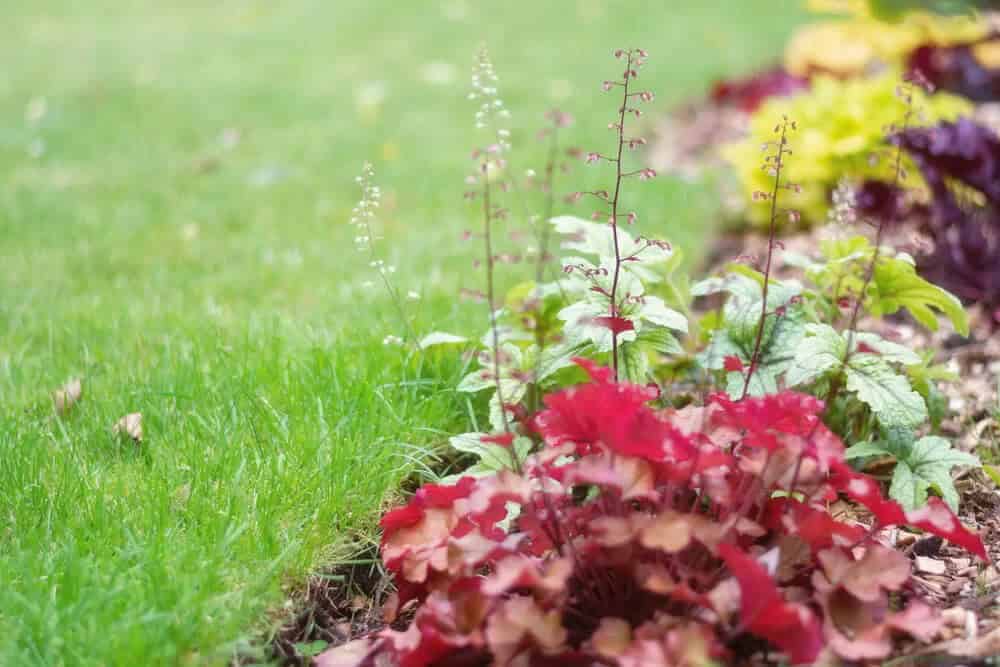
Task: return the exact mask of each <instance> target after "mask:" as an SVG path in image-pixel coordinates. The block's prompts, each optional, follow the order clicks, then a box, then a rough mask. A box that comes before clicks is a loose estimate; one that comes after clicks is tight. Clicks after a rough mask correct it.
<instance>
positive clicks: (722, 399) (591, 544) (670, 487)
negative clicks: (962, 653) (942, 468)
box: [356, 360, 985, 667]
mask: <svg viewBox="0 0 1000 667" xmlns="http://www.w3.org/2000/svg"><path fill="white" fill-rule="evenodd" d="M578 363H579V364H581V365H582V366H583V367H584V368H585V369H586V370H587V372H588V373H589V375H590V378H591V379H590V381H589V382H588V383H585V384H582V385H578V386H575V387H572V388H569V389H566V390H564V391H561V392H557V393H555V394H552V395H550V396H547V397H546V399H545V408H544V409H543V410H542V411H541V412H540V413H539V414H538V415H536V416H535V417H534V419H532V420H531V428H532V429H533V430H534V432H535V433H536V434H537V435H538V437H539V438H541V440H542V442H543V443H544V444H543V446H542V447H541V449H540V450H539V451H538V452H537V453H536V454H533V455H532V456H530V457H528V458H527V459H526V460H525V461H524V462H523V463H522V464H521V466H520V468H521V469H520V471H519V472H515V471H512V470H504V471H501V472H498V473H496V474H493V475H489V476H485V477H480V478H472V477H464V478H462V479H460V480H459V481H458V482H457V483H456V484H454V485H450V486H439V485H428V486H425V487H424V488H422V489H421V490H420V491H419V492H418V493H417V494H416V495H415V496H414V497H413V499H412V500H411V501H410V502H409V503H408V504H407V505H406V506H405V507H402V508H400V509H397V510H394V511H392V512H390V513H388V514H387V515H386V516H385V517H384V518H383V519H382V524H381V525H382V528H383V531H384V535H383V540H382V558H383V561H384V563H385V565H386V567H387V568H388V569H389V570H390V571H391V572H392V573H393V574H394V575H395V580H396V584H397V586H398V593H397V596H396V598H395V600H394V603H393V604H392V605H391V608H390V610H389V614H390V618H393V617H395V616H398V615H399V614H401V613H404V612H406V610H409V609H413V608H415V612H414V616H413V620H412V621H411V622H410V624H409V626H408V627H407V628H406V629H405V630H392V629H389V630H384V631H382V632H380V633H379V634H378V635H377V636H375V637H371V638H369V639H368V640H367V650H366V652H365V654H364V656H363V657H362V658H360V659H359V660H358V661H357V663H356V664H358V665H369V664H372V665H373V664H376V663H375V660H376V658H377V657H378V656H389V657H391V659H392V662H393V664H398V665H401V666H402V667H408V666H416V665H429V664H434V665H539V664H553V665H555V664H579V665H594V664H606V665H635V666H639V665H655V664H690V665H699V664H707V663H708V662H710V661H721V662H725V661H726V660H728V659H729V658H731V657H732V656H733V654H734V653H735V652H739V651H745V650H747V649H746V647H747V646H749V645H755V644H756V645H758V646H760V647H765V646H770V647H772V648H774V649H776V650H780V651H781V652H783V653H784V654H785V655H786V656H787V658H788V659H789V660H790V661H791V662H793V663H795V664H811V663H813V662H814V661H816V660H818V659H820V657H821V656H822V655H839V656H841V657H843V658H847V659H851V660H867V659H879V658H883V657H885V656H887V655H888V654H889V651H890V649H891V646H892V643H891V640H892V637H893V636H895V635H898V634H904V635H912V636H915V637H917V638H922V639H928V638H930V637H932V636H933V635H934V634H935V632H936V630H937V628H938V627H939V623H940V620H939V619H938V617H937V616H936V615H935V613H934V612H933V611H932V610H931V609H930V608H929V607H927V606H926V605H925V604H923V603H921V602H919V601H916V600H913V601H910V602H908V603H906V604H905V605H904V606H899V605H898V600H899V597H898V596H899V594H903V595H904V597H906V591H907V581H908V579H909V574H910V564H909V561H908V559H907V558H906V557H905V556H903V555H902V554H900V553H899V552H897V551H895V550H893V549H892V548H889V547H886V546H884V545H882V544H881V543H880V541H879V539H878V532H879V530H880V529H882V528H886V527H888V526H893V525H899V524H910V525H913V526H915V527H917V528H920V529H923V530H926V531H928V532H930V533H932V534H936V535H939V536H941V537H944V538H946V539H948V540H951V541H953V542H955V543H956V544H958V545H960V546H962V547H964V548H966V549H968V550H970V551H971V552H972V553H975V554H976V555H978V556H981V557H985V551H984V548H983V545H982V543H981V542H980V540H979V538H978V537H976V536H975V535H973V534H971V533H969V532H968V531H967V530H965V529H964V528H963V527H962V526H961V524H960V523H959V522H958V520H957V519H956V518H955V516H954V515H953V514H952V513H951V512H950V511H949V510H948V509H947V507H945V506H944V504H943V503H941V502H940V501H937V500H935V499H932V500H931V501H930V502H928V504H927V505H926V506H925V507H923V508H921V509H919V510H916V511H912V512H904V511H903V510H902V509H901V508H900V507H899V506H898V505H897V504H896V503H894V502H892V501H888V500H886V499H885V498H884V497H883V496H882V494H881V492H880V490H879V488H878V484H877V483H876V482H874V481H873V480H871V479H870V478H867V477H866V476H864V475H861V474H859V473H856V472H855V471H854V470H853V469H851V468H850V467H849V466H848V465H847V464H846V463H845V461H844V447H843V445H842V444H841V442H840V440H839V439H838V438H837V437H836V436H835V435H834V434H833V433H832V432H830V431H829V430H828V429H827V428H826V427H825V426H824V425H823V423H822V420H821V419H820V415H821V413H822V409H823V404H822V402H820V401H818V400H817V399H815V398H812V397H810V396H807V395H803V394H797V393H793V392H781V393H778V394H774V395H770V396H766V397H760V398H748V399H745V400H743V401H733V400H732V399H730V398H728V397H726V396H725V395H721V394H715V395H712V396H710V397H709V399H708V401H707V403H706V404H705V405H704V406H702V407H689V408H685V409H682V410H659V409H655V408H653V407H651V406H650V402H651V401H654V400H655V399H656V398H657V392H656V391H655V390H651V389H649V388H648V387H645V386H641V385H634V384H629V383H623V382H616V381H615V380H614V378H613V372H612V371H611V370H610V369H607V368H601V367H598V366H595V365H593V364H592V363H590V362H588V361H585V360H579V361H578ZM838 493H842V494H845V495H847V496H849V497H851V498H853V499H854V500H855V501H857V502H859V503H861V504H863V505H865V506H866V507H868V508H869V509H870V510H871V511H872V513H873V515H874V517H875V521H874V523H873V525H871V526H864V525H859V524H857V523H853V522H849V521H843V520H838V519H836V518H834V517H833V516H831V515H830V514H829V512H828V510H827V502H828V501H829V500H830V499H831V498H834V497H835V496H836V495H837V494H838ZM515 508H516V511H514V510H515ZM512 515H513V518H511V517H512Z"/></svg>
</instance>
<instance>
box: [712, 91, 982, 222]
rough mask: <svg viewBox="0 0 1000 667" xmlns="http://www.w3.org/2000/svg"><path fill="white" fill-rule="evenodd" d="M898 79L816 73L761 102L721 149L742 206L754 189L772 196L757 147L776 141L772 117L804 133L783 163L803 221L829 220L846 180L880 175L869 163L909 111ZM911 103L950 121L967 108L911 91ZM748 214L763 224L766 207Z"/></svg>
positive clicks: (959, 101) (943, 97) (952, 100)
mask: <svg viewBox="0 0 1000 667" xmlns="http://www.w3.org/2000/svg"><path fill="white" fill-rule="evenodd" d="M899 81H900V76H899V73H898V72H895V71H890V72H886V73H884V74H882V75H880V76H877V77H873V78H855V79H848V80H840V79H835V78H832V77H826V76H818V77H815V78H814V79H813V82H812V87H811V89H810V90H809V91H808V92H804V93H801V94H799V95H795V96H793V97H775V98H771V99H769V100H768V101H767V102H765V103H764V104H763V105H762V106H761V107H760V108H759V109H758V110H757V111H756V112H755V113H754V115H753V117H752V118H751V121H750V134H749V136H748V137H747V138H746V139H744V140H742V141H740V142H738V143H735V144H730V145H729V146H726V147H724V149H723V155H724V156H725V158H726V159H727V160H728V161H729V163H730V164H731V165H732V166H733V168H734V169H735V171H736V176H737V178H738V179H739V182H740V186H741V188H742V191H743V193H744V196H745V198H746V199H745V201H746V202H750V201H751V200H752V198H753V194H754V193H755V192H769V191H770V185H771V180H772V179H771V176H770V175H769V174H768V173H767V172H766V171H763V170H761V168H760V162H761V145H762V144H764V142H767V141H770V140H771V139H772V138H773V135H774V122H775V118H781V117H782V116H787V117H789V118H794V119H795V120H796V122H797V123H798V125H799V127H800V128H801V131H800V133H799V136H798V138H797V140H796V145H795V147H794V150H793V151H792V152H791V153H790V154H789V155H788V156H787V158H786V160H785V164H786V170H787V172H788V173H790V174H793V175H794V179H795V182H796V183H797V184H799V186H800V188H801V192H800V193H799V194H798V195H797V196H796V198H795V206H796V208H797V209H799V210H800V211H801V214H802V219H803V220H804V221H805V222H806V223H817V222H822V221H823V220H825V219H826V212H827V209H828V207H829V206H828V204H829V194H830V191H831V190H832V188H833V187H834V186H836V184H837V183H838V181H840V179H842V178H843V177H845V176H847V175H849V176H851V177H852V178H866V177H873V178H877V177H880V176H882V175H883V173H884V171H885V167H884V165H879V164H873V163H872V161H871V157H872V155H873V154H876V153H878V152H879V151H880V150H881V149H882V148H883V147H884V146H885V128H886V127H887V126H890V125H892V124H893V123H896V122H898V121H899V119H900V118H902V117H903V116H904V114H905V112H906V103H905V102H904V101H902V100H900V99H899V97H898V96H897V95H896V90H897V87H898V86H899ZM913 103H914V105H915V106H916V107H917V108H919V109H920V110H921V112H922V113H923V114H924V115H925V116H926V118H927V119H928V120H954V119H955V118H956V117H958V116H959V115H960V114H962V113H964V112H967V111H969V110H970V109H971V105H970V104H969V103H968V102H967V101H965V100H963V99H962V98H959V97H956V96H953V95H949V94H947V93H938V94H935V95H926V94H924V93H923V92H921V91H914V100H913ZM910 171H915V170H913V169H910ZM746 214H747V216H748V218H749V220H750V221H751V222H752V223H754V224H758V225H760V224H764V223H766V222H767V221H768V218H767V211H766V207H748V210H747V211H746Z"/></svg>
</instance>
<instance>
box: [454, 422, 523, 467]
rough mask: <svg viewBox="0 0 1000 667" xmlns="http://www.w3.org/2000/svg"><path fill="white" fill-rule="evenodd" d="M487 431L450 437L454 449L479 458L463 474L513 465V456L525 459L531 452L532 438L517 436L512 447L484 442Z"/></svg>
mask: <svg viewBox="0 0 1000 667" xmlns="http://www.w3.org/2000/svg"><path fill="white" fill-rule="evenodd" d="M485 435H486V434H485V433H463V434H461V435H456V436H453V437H451V438H449V439H448V443H449V444H450V445H451V447H452V449H455V450H456V451H459V452H463V453H465V454H472V455H473V456H476V457H477V458H478V459H479V460H478V461H477V462H476V463H475V464H474V465H473V466H471V467H470V468H468V469H467V470H464V471H463V472H462V474H467V475H473V476H481V475H486V474H488V473H491V472H496V471H497V470H503V469H507V468H511V467H513V458H512V456H511V455H512V454H513V456H516V457H517V460H518V461H523V460H524V459H525V458H526V457H527V456H528V454H529V453H531V449H532V446H533V445H532V442H531V439H530V438H524V437H517V438H514V443H513V444H512V445H511V447H510V448H508V447H504V446H503V445H498V444H495V443H492V442H483V436H485Z"/></svg>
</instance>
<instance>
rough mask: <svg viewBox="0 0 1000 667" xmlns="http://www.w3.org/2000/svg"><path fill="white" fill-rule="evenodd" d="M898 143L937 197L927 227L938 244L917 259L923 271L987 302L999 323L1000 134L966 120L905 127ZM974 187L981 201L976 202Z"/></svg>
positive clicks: (967, 298)
mask: <svg viewBox="0 0 1000 667" xmlns="http://www.w3.org/2000/svg"><path fill="white" fill-rule="evenodd" d="M894 141H896V142H899V143H900V145H902V147H903V148H904V149H905V150H906V151H907V153H908V154H909V155H910V156H911V157H912V158H913V160H914V162H915V163H916V164H917V166H918V167H919V169H920V172H921V174H922V175H923V177H924V180H926V181H927V184H928V186H929V187H930V189H931V194H932V195H933V199H932V201H931V203H930V205H929V206H928V207H927V209H926V210H925V211H924V215H923V218H924V223H923V226H924V229H925V231H926V232H927V234H928V235H930V237H931V238H932V239H933V240H934V248H933V250H931V251H930V252H928V253H926V254H925V255H923V256H921V257H918V264H919V268H920V271H921V273H922V274H923V275H924V276H925V277H926V278H927V279H928V280H931V281H933V282H935V283H937V284H939V285H941V286H942V287H945V288H946V289H948V290H950V291H952V292H954V293H955V294H957V295H958V296H959V297H961V298H962V299H963V300H965V301H966V302H972V303H980V304H983V305H984V306H985V307H986V308H987V309H988V311H989V312H991V313H993V317H994V321H995V322H997V323H1000V311H998V308H1000V138H998V137H997V135H996V134H995V133H994V132H993V131H992V130H990V129H989V128H987V127H984V126H982V125H979V124H977V123H975V122H974V121H972V120H969V119H965V118H962V119H959V120H958V121H957V122H954V123H949V122H946V123H941V124H939V125H937V126H934V127H929V128H913V129H910V130H906V131H905V132H903V133H901V134H899V135H897V136H896V137H895V138H894ZM956 186H961V188H964V189H965V191H964V192H963V191H962V190H961V188H959V189H956ZM969 189H971V190H973V191H976V192H978V193H979V195H981V197H982V199H983V202H982V205H980V204H979V203H976V202H974V201H971V199H972V197H971V196H970V193H969Z"/></svg>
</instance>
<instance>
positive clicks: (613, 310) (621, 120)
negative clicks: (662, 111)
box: [610, 52, 632, 382]
mask: <svg viewBox="0 0 1000 667" xmlns="http://www.w3.org/2000/svg"><path fill="white" fill-rule="evenodd" d="M631 72H632V53H631V52H629V54H628V62H627V63H626V65H625V79H624V83H623V84H622V105H621V108H620V109H619V110H618V157H617V158H616V159H615V160H614V163H615V194H614V196H613V197H612V198H611V237H612V239H614V246H615V271H614V275H613V276H612V278H611V297H610V299H611V307H610V316H611V320H612V324H611V367H612V369H613V370H614V374H615V381H616V382H617V381H618V327H617V326H616V325H615V324H614V320H615V318H617V317H618V301H617V299H618V280H619V278H620V276H621V268H622V256H621V249H620V247H619V244H618V197H619V195H620V194H621V187H622V178H623V177H624V175H623V174H622V151H623V149H624V147H625V110H626V108H627V107H628V98H629V94H628V84H629V79H630V73H631Z"/></svg>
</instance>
